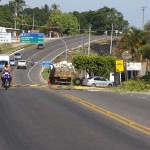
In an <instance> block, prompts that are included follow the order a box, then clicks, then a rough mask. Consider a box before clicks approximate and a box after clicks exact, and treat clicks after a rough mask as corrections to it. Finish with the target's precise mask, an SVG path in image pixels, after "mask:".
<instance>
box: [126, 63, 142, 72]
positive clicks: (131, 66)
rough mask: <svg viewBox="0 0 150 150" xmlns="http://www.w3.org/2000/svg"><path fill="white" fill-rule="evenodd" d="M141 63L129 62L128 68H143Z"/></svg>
mask: <svg viewBox="0 0 150 150" xmlns="http://www.w3.org/2000/svg"><path fill="white" fill-rule="evenodd" d="M141 65H142V64H141V63H133V62H130V63H127V70H141V68H142V66H141Z"/></svg>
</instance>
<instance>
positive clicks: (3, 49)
mask: <svg viewBox="0 0 150 150" xmlns="http://www.w3.org/2000/svg"><path fill="white" fill-rule="evenodd" d="M29 46H32V44H22V45H19V43H7V44H0V54H11V53H13V52H15V51H17V50H20V49H22V48H26V47H29Z"/></svg>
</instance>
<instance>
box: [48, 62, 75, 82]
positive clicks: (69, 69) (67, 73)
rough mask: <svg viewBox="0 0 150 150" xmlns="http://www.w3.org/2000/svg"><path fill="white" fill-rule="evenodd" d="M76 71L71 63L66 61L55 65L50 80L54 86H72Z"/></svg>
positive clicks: (51, 70)
mask: <svg viewBox="0 0 150 150" xmlns="http://www.w3.org/2000/svg"><path fill="white" fill-rule="evenodd" d="M74 73H75V70H74V67H73V65H72V64H71V63H68V62H66V61H63V62H60V63H56V64H53V66H52V68H51V69H50V74H49V77H50V80H51V83H53V84H71V81H72V78H73V76H74Z"/></svg>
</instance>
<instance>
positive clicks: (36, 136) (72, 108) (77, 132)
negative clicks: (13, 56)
mask: <svg viewBox="0 0 150 150" xmlns="http://www.w3.org/2000/svg"><path fill="white" fill-rule="evenodd" d="M149 141H150V138H149V137H148V136H145V135H144V134H140V133H139V132H137V131H135V130H132V129H130V128H128V127H127V126H124V125H122V124H120V123H118V122H116V121H113V120H112V119H110V118H107V117H105V116H104V115H101V114H99V113H97V112H95V111H92V110H90V109H87V108H86V107H84V106H82V105H80V104H78V103H75V102H73V101H70V100H69V99H67V98H65V97H63V96H62V94H58V93H56V92H51V91H50V90H48V91H45V90H42V89H35V88H10V89H9V90H7V91H6V90H4V89H0V149H1V150H149V149H150V142H149Z"/></svg>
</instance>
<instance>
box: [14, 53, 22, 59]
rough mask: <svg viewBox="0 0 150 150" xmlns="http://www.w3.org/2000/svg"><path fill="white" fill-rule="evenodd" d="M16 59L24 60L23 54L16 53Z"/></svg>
mask: <svg viewBox="0 0 150 150" xmlns="http://www.w3.org/2000/svg"><path fill="white" fill-rule="evenodd" d="M14 58H15V59H22V54H21V53H15V54H14Z"/></svg>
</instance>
